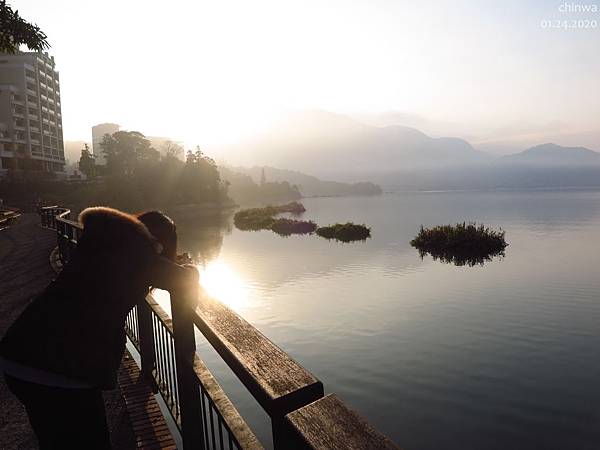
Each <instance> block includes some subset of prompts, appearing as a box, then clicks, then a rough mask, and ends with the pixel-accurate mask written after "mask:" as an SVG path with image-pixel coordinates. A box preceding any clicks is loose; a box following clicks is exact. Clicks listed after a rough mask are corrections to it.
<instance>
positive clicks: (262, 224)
mask: <svg viewBox="0 0 600 450" xmlns="http://www.w3.org/2000/svg"><path fill="white" fill-rule="evenodd" d="M304 211H306V208H304V205H303V204H302V203H299V202H290V203H286V204H285V205H277V206H273V205H268V206H265V207H264V208H250V209H242V210H241V211H238V212H237V213H235V215H234V216H233V223H234V224H235V226H236V227H237V228H239V229H240V230H243V231H258V230H270V229H271V227H272V226H273V224H274V223H275V222H276V219H275V217H274V216H276V215H277V214H282V213H292V214H301V213H303V212H304Z"/></svg>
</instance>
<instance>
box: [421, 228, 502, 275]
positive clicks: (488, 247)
mask: <svg viewBox="0 0 600 450" xmlns="http://www.w3.org/2000/svg"><path fill="white" fill-rule="evenodd" d="M504 237H505V232H504V231H503V230H498V231H497V230H493V229H491V228H489V227H486V226H485V225H483V224H480V225H477V224H476V223H468V224H467V223H466V222H463V223H457V224H456V225H440V226H436V227H433V228H423V226H421V230H420V231H419V234H417V236H416V237H415V238H414V239H413V240H412V241H410V245H412V246H413V247H415V248H416V249H417V250H419V254H420V256H421V258H422V257H423V256H424V255H426V254H430V255H431V256H432V257H433V259H434V260H438V259H439V260H440V261H443V262H446V263H453V264H455V265H457V266H464V265H468V266H471V267H472V266H475V265H477V264H479V265H483V264H484V263H485V262H486V261H491V260H492V258H494V257H495V256H504V250H505V249H506V247H507V246H508V244H507V243H506V240H505V239H504Z"/></svg>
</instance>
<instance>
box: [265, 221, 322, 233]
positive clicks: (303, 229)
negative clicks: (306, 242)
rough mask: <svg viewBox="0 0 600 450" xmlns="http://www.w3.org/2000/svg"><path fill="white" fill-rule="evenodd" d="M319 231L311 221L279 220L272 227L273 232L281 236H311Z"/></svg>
mask: <svg viewBox="0 0 600 450" xmlns="http://www.w3.org/2000/svg"><path fill="white" fill-rule="evenodd" d="M316 229H317V224H316V223H314V222H313V221H310V220H308V221H307V220H294V219H285V218H281V219H277V220H275V221H274V222H273V224H272V225H271V230H272V231H274V232H275V233H277V234H279V235H281V236H290V235H292V234H311V233H314V231H315V230H316Z"/></svg>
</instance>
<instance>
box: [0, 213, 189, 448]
mask: <svg viewBox="0 0 600 450" xmlns="http://www.w3.org/2000/svg"><path fill="white" fill-rule="evenodd" d="M158 214H160V213H158ZM140 219H142V220H144V217H140V218H138V217H135V216H133V215H130V214H126V213H124V212H121V211H118V210H115V209H111V208H103V207H96V208H88V209H86V210H84V211H83V212H82V213H81V214H80V216H79V220H80V222H81V224H82V225H83V232H82V234H81V237H80V239H79V242H78V244H77V248H76V250H75V252H74V254H73V256H72V259H71V260H70V261H69V263H68V264H66V265H65V267H64V268H63V270H62V271H61V273H60V274H59V275H58V277H57V278H56V279H55V280H54V281H53V282H52V283H50V285H49V286H48V287H47V288H46V289H45V290H44V291H43V292H42V293H41V294H40V295H39V296H38V297H36V298H35V299H34V300H33V301H32V302H31V303H30V304H29V305H28V306H27V308H26V309H25V311H24V312H23V313H22V314H21V316H20V317H19V318H18V319H17V320H16V321H15V323H14V324H13V325H12V326H11V327H10V328H9V330H8V331H7V333H6V335H5V336H4V338H3V339H2V341H1V342H0V366H1V367H2V369H3V371H4V375H5V379H6V382H7V385H8V387H9V389H11V391H12V392H13V393H14V394H15V395H16V396H17V397H18V398H19V400H21V402H22V403H23V404H24V406H25V409H26V411H27V414H28V416H29V419H30V422H31V425H32V428H33V430H34V432H35V433H36V435H37V437H38V440H39V443H40V448H41V449H42V450H44V449H56V448H81V449H106V448H110V440H109V434H108V428H107V425H106V417H105V411H104V402H103V398H102V390H106V389H113V388H114V387H115V385H116V375H117V369H118V367H119V364H120V362H121V359H122V356H123V352H124V349H125V334H124V324H125V318H126V316H127V314H128V313H129V311H130V310H131V309H132V308H133V306H134V305H135V304H136V302H138V301H139V300H140V299H141V298H144V297H145V296H146V294H147V292H148V289H149V287H150V286H153V287H158V288H162V289H168V290H171V289H195V288H196V287H197V284H198V273H197V271H195V270H192V269H190V268H187V267H182V266H180V265H177V264H175V263H173V262H172V261H171V260H170V259H169V258H171V259H172V257H173V256H174V254H175V252H176V245H177V244H176V242H177V241H176V233H175V228H174V224H173V227H172V233H169V232H167V233H165V235H162V236H160V237H159V238H158V239H157V236H153V235H152V234H151V233H150V231H149V229H148V227H146V226H145V225H144V223H143V222H142V220H140ZM152 220H154V221H155V222H156V221H158V222H161V219H160V218H158V217H156V214H152V215H151V217H150V218H148V217H146V218H145V221H146V222H148V224H149V226H150V228H154V229H155V230H161V229H162V230H163V231H164V230H165V229H166V230H168V228H169V227H168V226H164V225H165V223H164V221H163V225H156V223H154V222H152ZM169 220H170V219H169ZM171 223H172V221H171ZM155 225H156V226H155ZM155 232H157V234H161V233H160V232H159V231H155ZM173 235H174V236H173ZM161 238H162V241H163V242H160V240H161ZM173 238H174V239H175V240H174V241H173ZM173 242H174V245H175V247H173ZM163 253H165V254H163ZM167 253H168V255H167ZM165 256H168V257H169V258H167V257H165Z"/></svg>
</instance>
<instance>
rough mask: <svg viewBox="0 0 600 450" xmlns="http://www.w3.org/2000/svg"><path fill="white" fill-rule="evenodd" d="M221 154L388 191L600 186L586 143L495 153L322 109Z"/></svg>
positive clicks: (599, 161)
mask: <svg viewBox="0 0 600 450" xmlns="http://www.w3.org/2000/svg"><path fill="white" fill-rule="evenodd" d="M222 154H223V155H224V158H225V159H226V160H227V159H229V160H234V161H236V163H237V164H238V165H245V166H248V167H253V166H262V165H267V166H269V167H278V168H279V169H284V168H288V169H293V170H294V171H300V172H304V173H310V174H313V175H315V176H316V177H319V178H325V179H332V180H338V181H350V180H351V181H355V180H370V181H372V182H375V183H378V184H380V185H382V186H384V187H385V188H386V189H387V188H392V189H393V188H395V187H398V186H402V187H404V188H408V189H413V188H416V189H429V188H433V189H445V188H452V189H455V188H456V189H463V188H465V189H468V188H485V187H492V188H504V187H506V188H512V187H551V186H563V187H564V186H571V185H573V186H582V185H585V186H600V153H598V152H595V151H593V150H590V149H587V148H584V147H561V146H559V145H556V144H552V143H547V144H542V145H537V146H534V147H531V148H528V149H526V150H524V151H522V152H520V153H516V154H512V155H507V156H495V155H491V154H488V153H485V152H482V151H479V150H477V149H475V148H474V147H473V146H472V145H471V144H470V143H469V142H467V141H466V140H464V139H460V138H456V137H439V138H433V137H430V136H428V135H426V134H425V133H423V132H421V131H419V130H418V129H416V128H411V127H405V126H400V125H390V126H373V125H368V124H365V123H362V122H360V121H359V120H355V119H352V118H350V117H347V116H344V115H341V114H333V113H328V112H323V111H304V112H299V113H294V114H291V115H288V116H287V117H286V118H285V119H283V120H281V121H280V122H279V123H278V124H276V126H275V127H273V128H272V129H271V130H270V131H269V132H266V133H263V134H262V135H260V136H256V137H254V138H253V139H248V140H246V141H245V142H244V143H243V144H240V145H238V146H231V147H228V148H224V149H222ZM578 174H579V175H581V176H579V175H578ZM253 176H254V177H256V174H254V175H253ZM292 178H293V172H287V173H285V174H282V173H281V170H280V173H279V174H278V175H277V179H278V180H286V181H290V182H291V183H295V184H299V185H302V182H300V181H299V182H294V181H292Z"/></svg>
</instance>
